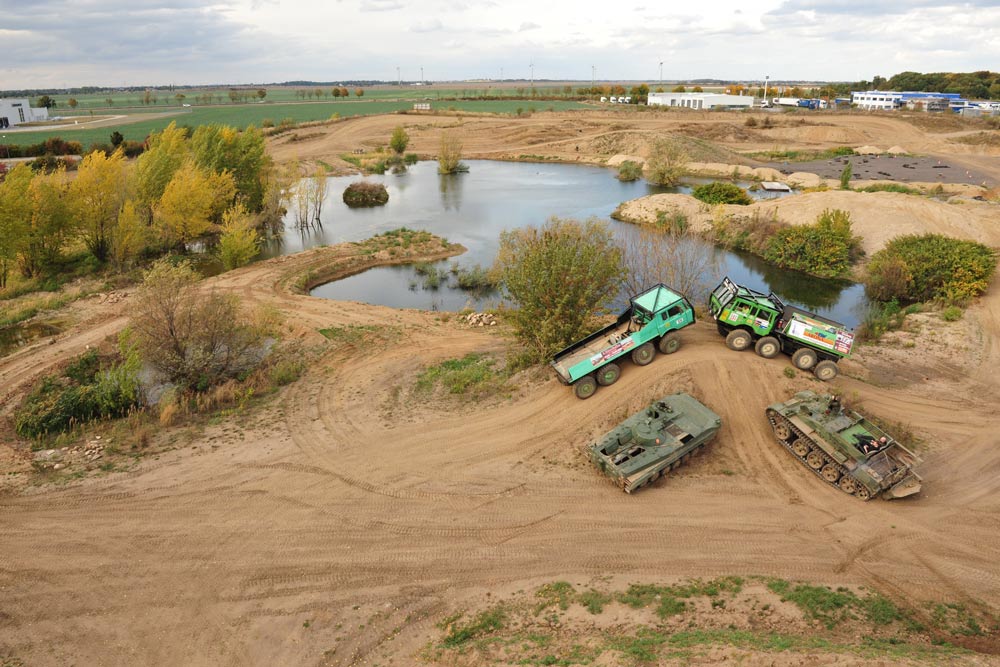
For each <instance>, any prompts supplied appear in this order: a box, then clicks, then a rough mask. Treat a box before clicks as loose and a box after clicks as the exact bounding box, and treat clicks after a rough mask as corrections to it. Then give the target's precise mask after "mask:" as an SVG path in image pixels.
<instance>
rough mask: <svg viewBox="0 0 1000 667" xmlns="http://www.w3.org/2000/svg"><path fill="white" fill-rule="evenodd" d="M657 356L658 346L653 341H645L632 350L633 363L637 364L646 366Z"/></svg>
mask: <svg viewBox="0 0 1000 667" xmlns="http://www.w3.org/2000/svg"><path fill="white" fill-rule="evenodd" d="M654 356H656V348H655V347H653V344H652V343H643V344H642V345H640V346H639V347H637V348H635V349H634V350H632V363H633V364H635V365H636V366H645V365H646V364H648V363H649V362H651V361H652V360H653V357H654Z"/></svg>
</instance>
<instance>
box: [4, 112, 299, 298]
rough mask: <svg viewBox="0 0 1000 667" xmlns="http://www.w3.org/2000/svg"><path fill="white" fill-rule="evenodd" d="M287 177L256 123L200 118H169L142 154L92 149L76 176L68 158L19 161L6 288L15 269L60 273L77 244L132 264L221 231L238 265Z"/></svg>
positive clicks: (252, 249) (226, 252)
mask: <svg viewBox="0 0 1000 667" xmlns="http://www.w3.org/2000/svg"><path fill="white" fill-rule="evenodd" d="M287 182H288V181H287V179H286V177H285V175H284V174H283V173H281V172H279V171H278V170H276V169H275V167H274V165H273V164H272V162H271V160H270V158H269V157H268V156H267V154H266V153H265V151H264V137H263V135H262V134H261V132H260V130H258V129H257V128H254V127H248V128H247V129H246V130H243V131H239V130H237V129H235V128H232V127H226V126H217V125H204V126H201V127H199V128H197V129H195V130H194V131H193V133H190V134H189V132H188V130H187V129H186V128H179V127H177V126H176V124H174V123H171V124H170V125H169V126H168V127H167V128H165V129H164V130H163V131H161V132H157V133H154V134H152V135H150V137H149V139H148V141H147V149H146V151H145V152H143V153H142V155H140V156H139V157H138V159H136V160H134V161H130V160H128V159H127V158H126V156H125V154H124V152H123V150H122V149H121V148H118V149H116V150H114V151H113V152H111V153H110V154H109V153H106V152H104V151H94V152H91V153H89V154H88V155H86V156H85V157H84V158H83V160H82V161H81V162H80V163H79V166H78V168H77V172H76V175H75V178H69V177H68V176H67V174H66V172H65V167H63V166H58V167H57V168H56V169H54V170H52V171H42V172H39V173H36V172H34V171H33V170H32V169H31V168H30V167H29V166H28V165H26V164H20V165H17V166H16V167H14V168H13V169H11V170H10V171H9V172H7V173H6V175H5V176H4V178H3V181H2V182H0V288H4V287H6V286H7V281H8V278H9V276H10V275H11V272H12V271H14V270H17V271H19V272H20V275H21V276H23V277H24V278H36V277H46V276H49V275H54V274H56V273H58V271H59V268H60V266H61V264H62V263H63V261H64V260H65V258H66V255H67V253H68V252H70V251H71V250H72V249H73V248H81V247H82V248H84V249H85V251H86V253H88V254H89V255H90V256H91V257H92V259H93V260H94V261H96V262H97V263H99V264H107V263H110V264H111V265H112V266H113V267H114V268H115V269H117V270H126V269H128V268H130V267H131V266H133V265H134V264H135V262H136V261H137V260H138V259H139V258H141V257H144V256H154V255H156V254H161V253H164V252H171V251H181V252H185V251H186V250H187V249H188V248H189V246H190V245H191V243H192V242H194V241H196V240H198V239H200V238H203V237H206V236H219V237H220V238H219V240H220V254H221V255H222V256H223V259H224V260H225V263H226V264H227V265H229V266H227V268H232V266H238V265H239V264H241V263H246V262H248V261H249V260H250V259H252V257H253V256H254V255H255V254H256V252H257V244H258V241H259V233H258V229H259V228H261V227H265V226H267V225H269V224H273V223H274V220H280V219H281V213H282V210H283V209H282V204H281V197H282V191H283V190H284V189H285V188H286V187H287ZM227 258H228V259H227Z"/></svg>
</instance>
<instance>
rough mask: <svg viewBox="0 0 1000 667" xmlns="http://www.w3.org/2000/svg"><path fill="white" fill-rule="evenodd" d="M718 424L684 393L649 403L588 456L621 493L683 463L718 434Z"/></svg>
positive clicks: (658, 476)
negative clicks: (620, 488) (615, 484)
mask: <svg viewBox="0 0 1000 667" xmlns="http://www.w3.org/2000/svg"><path fill="white" fill-rule="evenodd" d="M721 425H722V420H721V419H720V418H719V416H718V415H717V414H715V413H714V412H712V411H711V410H709V409H708V408H706V407H705V406H704V405H702V404H701V403H699V402H698V401H697V400H695V399H694V398H693V397H691V396H690V395H688V394H683V393H677V394H672V395H670V396H665V397H663V398H661V399H660V400H658V401H654V402H653V403H651V404H650V405H649V406H648V407H647V408H645V409H643V410H642V411H640V412H637V413H636V414H634V415H632V416H631V417H629V418H628V419H626V420H625V421H623V422H622V423H621V424H619V425H618V426H616V427H615V428H614V429H612V430H611V431H609V432H607V433H605V434H604V435H603V436H602V437H601V438H600V439H599V440H598V441H597V442H596V443H595V444H593V445H591V446H590V458H591V460H593V461H594V463H595V464H596V465H597V467H598V468H600V469H601V471H602V472H603V473H604V474H605V475H607V476H609V477H611V478H612V479H613V480H614V481H615V482H616V483H617V484H618V485H619V486H621V487H622V489H623V490H624V491H625V492H626V493H631V492H632V491H634V490H636V489H638V488H641V487H643V486H647V485H649V484H652V483H653V482H655V481H656V480H657V479H659V478H660V477H661V476H663V475H664V474H666V473H667V472H669V471H670V470H673V469H674V468H677V467H679V466H680V465H681V464H682V463H685V462H686V461H687V460H688V458H690V456H691V455H692V454H694V453H696V452H698V451H699V450H700V449H701V448H702V447H704V445H705V444H706V443H707V442H708V441H709V440H711V439H712V438H713V437H714V436H715V434H716V433H718V431H719V428H720V426H721Z"/></svg>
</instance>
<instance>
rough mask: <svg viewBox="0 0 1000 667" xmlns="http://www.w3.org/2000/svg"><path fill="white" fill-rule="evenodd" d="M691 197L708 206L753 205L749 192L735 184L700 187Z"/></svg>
mask: <svg viewBox="0 0 1000 667" xmlns="http://www.w3.org/2000/svg"><path fill="white" fill-rule="evenodd" d="M691 196H692V197H694V198H695V199H699V200H701V201H703V202H705V203H706V204H739V205H740V206H746V205H748V204H752V203H753V199H751V198H750V195H748V194H747V191H746V190H744V189H743V188H741V187H740V186H738V185H734V184H733V183H721V182H715V183H705V184H704V185H699V186H698V187H696V188H695V189H694V190H693V191H692V192H691Z"/></svg>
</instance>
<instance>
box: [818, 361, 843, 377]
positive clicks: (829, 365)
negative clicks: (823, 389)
mask: <svg viewBox="0 0 1000 667" xmlns="http://www.w3.org/2000/svg"><path fill="white" fill-rule="evenodd" d="M839 372H840V369H839V368H837V363H836V362H834V361H830V360H829V359H824V360H823V361H821V362H819V363H818V364H816V368H814V369H813V375H815V376H816V377H817V378H819V379H820V380H822V381H823V382H829V381H830V380H832V379H833V378H835V377H837V373H839Z"/></svg>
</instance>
